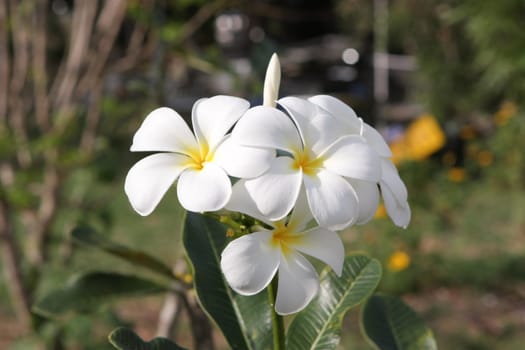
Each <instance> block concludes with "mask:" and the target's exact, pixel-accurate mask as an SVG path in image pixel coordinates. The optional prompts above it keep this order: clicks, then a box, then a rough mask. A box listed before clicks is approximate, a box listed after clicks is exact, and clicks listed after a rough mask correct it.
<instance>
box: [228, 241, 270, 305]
mask: <svg viewBox="0 0 525 350" xmlns="http://www.w3.org/2000/svg"><path fill="white" fill-rule="evenodd" d="M271 237H272V233H271V232H268V231H263V232H254V233H252V234H249V235H246V236H242V237H240V238H237V239H235V240H233V241H232V242H230V243H229V244H228V245H227V246H226V248H224V250H223V252H222V255H221V269H222V273H223V274H224V277H225V278H226V281H227V282H228V284H229V285H230V287H232V289H233V290H234V291H236V292H237V293H239V294H242V295H254V294H257V293H259V292H260V291H261V290H263V289H264V288H265V287H266V286H267V285H268V284H269V283H270V281H271V280H272V278H273V276H274V275H275V272H276V271H277V268H278V266H279V256H280V250H279V249H278V248H273V247H272V245H271V243H270V240H271Z"/></svg>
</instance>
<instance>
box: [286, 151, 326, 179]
mask: <svg viewBox="0 0 525 350" xmlns="http://www.w3.org/2000/svg"><path fill="white" fill-rule="evenodd" d="M322 165H323V159H322V158H314V159H311V157H310V156H309V155H308V153H307V152H297V153H296V154H295V157H294V163H293V168H294V169H295V170H299V169H302V170H303V173H305V174H306V175H315V173H317V171H318V170H319V168H320V167H322Z"/></svg>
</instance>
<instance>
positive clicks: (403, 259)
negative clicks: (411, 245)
mask: <svg viewBox="0 0 525 350" xmlns="http://www.w3.org/2000/svg"><path fill="white" fill-rule="evenodd" d="M409 265H410V256H409V255H408V254H407V253H406V252H404V251H402V250H398V251H395V252H394V253H393V254H392V255H390V257H389V258H388V264H387V267H388V269H389V270H390V271H393V272H399V271H403V270H404V269H406V268H407V267H408V266H409Z"/></svg>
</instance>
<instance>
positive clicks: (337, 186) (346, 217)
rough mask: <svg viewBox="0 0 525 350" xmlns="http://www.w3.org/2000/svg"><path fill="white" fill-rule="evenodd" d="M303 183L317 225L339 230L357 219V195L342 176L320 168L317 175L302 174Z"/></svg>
mask: <svg viewBox="0 0 525 350" xmlns="http://www.w3.org/2000/svg"><path fill="white" fill-rule="evenodd" d="M304 184H305V187H306V195H307V197H308V204H309V205H310V209H311V210H312V214H313V216H314V217H315V220H316V221H317V223H318V224H319V226H323V227H327V228H330V229H334V230H341V229H343V228H345V227H347V226H349V225H351V224H353V223H354V222H355V220H357V216H358V203H357V196H356V194H355V192H354V190H353V189H352V186H350V184H349V183H348V182H347V181H346V180H345V179H344V178H343V177H341V176H339V175H337V174H334V173H331V172H329V171H327V170H321V171H319V172H318V173H317V176H304Z"/></svg>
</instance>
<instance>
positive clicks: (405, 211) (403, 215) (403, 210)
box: [380, 181, 411, 228]
mask: <svg viewBox="0 0 525 350" xmlns="http://www.w3.org/2000/svg"><path fill="white" fill-rule="evenodd" d="M380 187H381V194H382V195H383V200H384V202H385V208H386V211H387V213H388V216H390V218H391V219H392V221H393V222H394V224H396V226H399V227H402V228H407V226H408V224H409V223H410V216H411V211H410V206H409V205H408V202H407V201H398V199H397V198H396V197H395V195H394V193H393V192H392V191H391V190H390V188H389V187H388V185H386V184H385V183H384V182H383V181H381V182H380Z"/></svg>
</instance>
